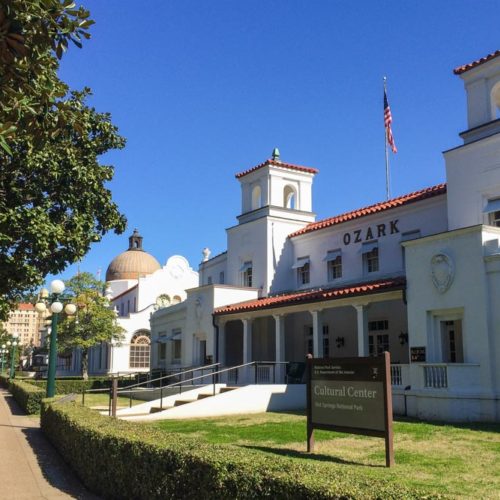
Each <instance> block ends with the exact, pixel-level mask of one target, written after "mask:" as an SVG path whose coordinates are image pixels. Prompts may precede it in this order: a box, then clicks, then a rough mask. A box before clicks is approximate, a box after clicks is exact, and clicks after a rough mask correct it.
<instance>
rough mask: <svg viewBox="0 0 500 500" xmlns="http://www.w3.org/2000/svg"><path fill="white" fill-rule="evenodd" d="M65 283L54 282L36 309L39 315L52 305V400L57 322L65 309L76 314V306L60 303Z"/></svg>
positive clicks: (49, 385) (49, 387) (49, 381)
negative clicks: (48, 305)
mask: <svg viewBox="0 0 500 500" xmlns="http://www.w3.org/2000/svg"><path fill="white" fill-rule="evenodd" d="M65 288H66V287H65V286H64V283H63V282H62V281H61V280H54V281H53V282H52V283H51V284H50V291H51V292H52V294H51V295H49V291H48V290H47V289H46V288H44V289H43V290H42V291H41V293H40V298H41V299H42V300H40V301H39V302H37V303H36V305H35V309H36V310H37V311H38V312H39V313H43V312H45V310H46V309H47V304H50V310H51V312H52V326H51V330H50V348H49V370H48V374H47V397H48V398H52V397H54V395H55V392H56V391H55V389H56V364H57V320H58V318H59V314H60V313H61V312H62V310H63V309H64V312H65V313H66V314H67V315H69V316H71V315H73V314H75V312H76V306H75V305H74V304H66V306H63V304H62V302H60V301H59V296H60V295H61V294H62V293H63V292H64V289H65Z"/></svg>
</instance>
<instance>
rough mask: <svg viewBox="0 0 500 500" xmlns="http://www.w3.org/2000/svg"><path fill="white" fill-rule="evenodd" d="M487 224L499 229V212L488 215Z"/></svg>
mask: <svg viewBox="0 0 500 500" xmlns="http://www.w3.org/2000/svg"><path fill="white" fill-rule="evenodd" d="M489 223H490V226H496V227H500V210H499V211H498V212H491V213H490V214H489Z"/></svg>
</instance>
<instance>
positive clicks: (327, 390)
mask: <svg viewBox="0 0 500 500" xmlns="http://www.w3.org/2000/svg"><path fill="white" fill-rule="evenodd" d="M307 370H308V381H307V451H308V452H313V451H314V429H325V430H332V431H337V432H347V433H351V434H363V435H366V436H376V437H382V438H384V439H385V462H386V466H387V467H391V466H393V465H394V449H393V431H392V393H391V361H390V354H389V353H388V352H385V353H384V354H383V356H379V357H376V358H375V357H368V358H336V359H331V358H330V359H328V358H321V359H310V360H308V364H307Z"/></svg>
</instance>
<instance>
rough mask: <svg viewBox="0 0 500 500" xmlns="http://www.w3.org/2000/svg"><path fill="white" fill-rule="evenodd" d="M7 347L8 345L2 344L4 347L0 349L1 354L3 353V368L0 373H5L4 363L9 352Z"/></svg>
mask: <svg viewBox="0 0 500 500" xmlns="http://www.w3.org/2000/svg"><path fill="white" fill-rule="evenodd" d="M6 347H7V346H6V345H5V344H2V348H1V349H0V354H1V355H2V369H1V370H0V373H3V364H4V361H5V354H7V349H6Z"/></svg>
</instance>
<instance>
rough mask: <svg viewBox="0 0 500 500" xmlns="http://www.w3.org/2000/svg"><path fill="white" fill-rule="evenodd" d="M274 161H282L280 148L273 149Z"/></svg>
mask: <svg viewBox="0 0 500 500" xmlns="http://www.w3.org/2000/svg"><path fill="white" fill-rule="evenodd" d="M272 159H273V160H279V159H280V150H279V149H278V148H274V149H273V154H272Z"/></svg>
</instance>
